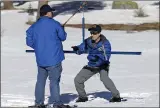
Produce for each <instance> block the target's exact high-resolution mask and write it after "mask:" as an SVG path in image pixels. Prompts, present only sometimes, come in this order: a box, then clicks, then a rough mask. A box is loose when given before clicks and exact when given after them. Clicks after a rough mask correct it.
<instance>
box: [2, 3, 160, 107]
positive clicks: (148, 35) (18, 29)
mask: <svg viewBox="0 0 160 108" xmlns="http://www.w3.org/2000/svg"><path fill="white" fill-rule="evenodd" d="M149 4H150V3H149ZM18 11H19V10H15V11H2V13H1V27H2V29H3V30H4V32H3V34H2V35H3V36H2V37H1V106H3V107H11V106H12V107H13V106H19V107H25V106H28V105H31V104H33V102H34V87H35V82H36V75H37V67H36V62H35V56H34V53H26V52H25V50H26V49H30V48H29V47H27V46H26V45H25V37H26V36H25V31H26V29H27V28H28V27H29V26H28V25H26V24H25V22H26V21H27V13H18ZM104 11H111V10H107V9H105V10H104ZM117 11H118V10H117ZM95 12H96V11H94V12H89V13H87V14H86V20H87V19H88V20H89V17H93V16H94V14H95ZM99 12H100V13H101V11H99ZM99 12H97V13H99ZM120 12H121V11H120ZM154 12H155V11H154ZM154 12H153V13H154ZM102 13H103V12H102ZM102 13H101V14H100V15H102V16H105V15H104V14H102ZM111 13H112V12H111ZM106 15H108V14H106ZM66 16H68V17H69V16H70V15H65V16H63V18H62V15H60V16H59V15H58V16H57V17H56V19H57V20H59V21H60V22H62V23H63V22H64V21H65V20H66V19H67V18H66ZM59 18H61V19H59ZM94 18H95V19H93V18H91V19H92V21H94V23H99V22H103V21H106V22H105V23H108V22H109V20H108V19H107V17H106V18H105V19H104V18H103V19H102V17H100V19H98V18H97V19H96V17H94ZM152 18H153V19H152ZM152 18H151V20H153V21H155V19H156V18H157V17H152ZM91 19H90V20H91ZM113 19H114V18H113ZM102 20H103V21H102ZM110 20H111V19H110ZM76 21H77V22H76ZM78 21H79V22H78ZM111 21H112V22H114V20H111ZM116 21H117V22H118V20H116ZM120 21H121V20H119V22H120ZM128 21H129V20H126V21H125V22H126V23H128ZM130 21H133V22H134V21H135V22H136V20H135V19H131V20H130ZM142 21H144V20H143V19H142ZM71 22H73V23H74V22H76V23H80V22H81V14H79V15H78V14H77V16H76V17H74V18H73V19H72V21H70V23H71ZM115 23H116V22H115ZM66 32H67V33H68V37H67V40H66V41H65V42H64V43H63V45H64V49H65V50H71V48H70V47H71V46H72V45H77V44H79V43H80V42H82V37H81V36H82V34H81V29H76V28H66ZM102 33H103V34H104V35H105V36H106V37H107V38H108V39H109V40H110V42H111V44H112V50H113V51H142V55H140V56H131V55H130V56H129V55H128V56H127V55H112V57H111V66H110V73H109V76H110V78H111V79H112V80H113V81H114V83H115V85H116V86H117V88H118V89H119V91H120V93H121V96H122V97H127V98H128V101H127V102H122V103H108V99H109V98H110V96H111V93H110V92H109V91H108V90H106V89H105V87H104V86H103V84H102V82H101V81H100V80H99V75H95V76H93V77H92V78H91V79H89V80H88V81H87V82H86V83H85V85H86V87H85V88H86V91H87V93H88V97H89V98H95V99H94V100H92V101H89V102H86V103H78V104H77V105H79V106H80V107H148V106H150V107H158V106H159V31H154V30H153V31H143V32H134V33H126V32H125V31H106V30H103V31H102ZM87 36H89V33H88V32H87V30H86V37H87ZM65 57H66V59H65V61H64V62H63V73H62V78H61V83H60V86H61V98H62V101H63V102H64V103H66V104H73V101H74V99H75V98H76V97H77V92H76V90H75V87H74V82H73V80H74V77H75V76H76V74H77V73H78V72H79V71H80V69H81V68H82V67H83V66H84V65H85V64H86V63H87V60H86V55H81V56H79V55H75V54H65ZM48 84H49V81H47V85H46V101H47V97H48V96H49V89H48Z"/></svg>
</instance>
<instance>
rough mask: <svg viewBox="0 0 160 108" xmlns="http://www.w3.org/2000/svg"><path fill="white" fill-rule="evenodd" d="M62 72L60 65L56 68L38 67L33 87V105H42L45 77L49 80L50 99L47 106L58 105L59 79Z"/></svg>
mask: <svg viewBox="0 0 160 108" xmlns="http://www.w3.org/2000/svg"><path fill="white" fill-rule="evenodd" d="M61 72H62V65H61V63H60V64H58V65H56V66H50V67H41V66H38V75H37V82H36V87H35V104H44V100H45V85H46V80H47V77H48V78H49V80H50V97H49V100H48V104H55V105H56V104H57V105H58V104H60V103H61V102H60V86H59V83H60V78H61Z"/></svg>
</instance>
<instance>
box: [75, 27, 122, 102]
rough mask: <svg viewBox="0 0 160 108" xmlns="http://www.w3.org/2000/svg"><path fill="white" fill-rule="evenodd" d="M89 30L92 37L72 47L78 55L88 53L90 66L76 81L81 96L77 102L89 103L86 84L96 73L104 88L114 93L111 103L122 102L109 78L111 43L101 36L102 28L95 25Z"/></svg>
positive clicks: (78, 75)
mask: <svg viewBox="0 0 160 108" xmlns="http://www.w3.org/2000/svg"><path fill="white" fill-rule="evenodd" d="M88 30H89V31H90V33H91V36H90V37H89V38H87V39H86V40H85V41H84V42H83V43H82V44H80V45H78V46H73V47H72V48H73V50H74V51H76V53H77V54H82V53H84V52H87V53H88V56H87V59H88V61H89V62H88V65H86V66H84V67H83V68H82V70H81V71H80V72H79V73H78V74H77V76H76V77H75V79H74V83H75V87H76V90H77V92H78V94H79V98H78V99H77V101H76V102H85V101H88V97H87V95H86V92H85V90H84V82H85V81H87V80H88V79H89V78H90V77H92V76H93V75H95V74H96V73H99V74H100V79H101V81H102V82H103V84H104V86H105V87H106V88H107V89H108V90H109V91H111V93H112V98H111V99H110V102H121V98H120V93H119V91H118V90H117V89H116V87H115V85H114V83H113V82H112V80H111V79H110V78H109V76H108V72H109V64H110V61H109V59H110V56H111V45H110V42H109V41H108V40H107V39H106V38H105V36H103V35H102V34H101V26H99V25H94V26H93V27H91V28H89V29H88Z"/></svg>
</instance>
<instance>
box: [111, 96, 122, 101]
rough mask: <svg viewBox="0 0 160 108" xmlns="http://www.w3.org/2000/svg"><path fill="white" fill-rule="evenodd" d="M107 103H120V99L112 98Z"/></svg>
mask: <svg viewBox="0 0 160 108" xmlns="http://www.w3.org/2000/svg"><path fill="white" fill-rule="evenodd" d="M109 102H121V98H120V97H112V98H111V99H110V100H109Z"/></svg>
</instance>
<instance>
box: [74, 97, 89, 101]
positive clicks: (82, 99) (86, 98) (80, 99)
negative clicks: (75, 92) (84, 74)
mask: <svg viewBox="0 0 160 108" xmlns="http://www.w3.org/2000/svg"><path fill="white" fill-rule="evenodd" d="M86 101H88V97H83V98H82V97H79V98H78V99H77V100H76V102H86Z"/></svg>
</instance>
